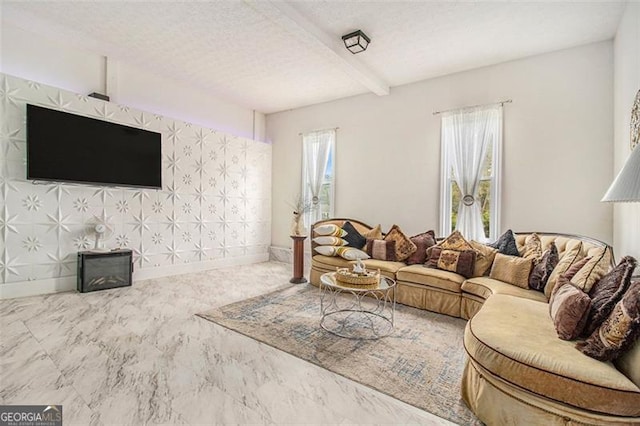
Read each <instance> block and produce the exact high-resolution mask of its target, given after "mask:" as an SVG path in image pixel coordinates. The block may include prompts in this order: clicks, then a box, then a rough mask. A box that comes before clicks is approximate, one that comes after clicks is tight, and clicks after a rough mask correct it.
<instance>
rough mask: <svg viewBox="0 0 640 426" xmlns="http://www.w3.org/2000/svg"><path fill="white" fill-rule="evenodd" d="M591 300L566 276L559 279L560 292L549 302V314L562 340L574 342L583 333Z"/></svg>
mask: <svg viewBox="0 0 640 426" xmlns="http://www.w3.org/2000/svg"><path fill="white" fill-rule="evenodd" d="M590 307H591V299H590V298H589V295H587V294H586V293H585V292H584V291H582V290H580V289H579V288H577V287H576V286H574V285H573V284H572V283H571V282H570V281H569V280H568V279H567V278H566V277H565V276H560V278H559V279H558V291H556V292H555V293H554V294H553V297H551V300H550V301H549V313H550V314H551V319H552V320H553V325H554V326H555V328H556V333H558V337H559V338H561V339H562V340H573V339H575V338H576V337H578V336H579V335H580V333H582V330H583V329H584V326H585V324H586V323H587V317H588V316H589V308H590Z"/></svg>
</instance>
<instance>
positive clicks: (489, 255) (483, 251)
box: [469, 241, 498, 277]
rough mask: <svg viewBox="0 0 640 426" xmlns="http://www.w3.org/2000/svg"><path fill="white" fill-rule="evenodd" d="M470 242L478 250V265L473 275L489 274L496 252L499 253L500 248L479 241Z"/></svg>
mask: <svg viewBox="0 0 640 426" xmlns="http://www.w3.org/2000/svg"><path fill="white" fill-rule="evenodd" d="M469 244H471V247H473V249H474V250H475V251H476V265H475V267H474V270H473V276H474V277H482V276H484V275H488V273H489V271H490V270H491V265H493V260H494V259H495V257H496V253H498V249H495V248H493V247H489V246H488V245H486V244H482V243H479V242H477V241H469Z"/></svg>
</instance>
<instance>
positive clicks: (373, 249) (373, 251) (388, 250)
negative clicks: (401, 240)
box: [366, 240, 396, 260]
mask: <svg viewBox="0 0 640 426" xmlns="http://www.w3.org/2000/svg"><path fill="white" fill-rule="evenodd" d="M366 251H367V254H368V255H369V256H371V258H372V259H378V260H394V259H395V258H396V242H395V241H385V240H367V245H366Z"/></svg>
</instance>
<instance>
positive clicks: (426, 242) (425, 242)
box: [405, 231, 436, 265]
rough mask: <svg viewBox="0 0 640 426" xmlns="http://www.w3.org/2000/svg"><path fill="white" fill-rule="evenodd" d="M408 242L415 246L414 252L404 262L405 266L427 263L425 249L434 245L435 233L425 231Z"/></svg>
mask: <svg viewBox="0 0 640 426" xmlns="http://www.w3.org/2000/svg"><path fill="white" fill-rule="evenodd" d="M410 240H411V242H412V243H413V244H415V245H416V251H415V252H414V253H413V254H412V255H411V256H409V257H408V258H407V260H405V263H406V264H407V265H416V264H418V263H425V262H426V261H427V249H428V248H429V247H431V246H434V245H435V244H436V233H435V232H434V231H427V232H424V233H422V234H418V235H414V236H413V237H411V238H410Z"/></svg>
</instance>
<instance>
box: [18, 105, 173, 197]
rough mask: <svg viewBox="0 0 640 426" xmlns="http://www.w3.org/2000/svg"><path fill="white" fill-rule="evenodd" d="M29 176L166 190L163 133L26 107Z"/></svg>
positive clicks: (41, 179) (36, 178)
mask: <svg viewBox="0 0 640 426" xmlns="http://www.w3.org/2000/svg"><path fill="white" fill-rule="evenodd" d="M27 179H29V180H38V181H55V182H75V183H86V184H93V185H109V186H133V187H143V188H162V148H161V135H160V133H157V132H151V131H148V130H143V129H136V128H135V127H129V126H124V125H121V124H116V123H110V122H107V121H103V120H97V119H95V118H89V117H83V116H80V115H76V114H70V113H68V112H63V111H56V110H53V109H49V108H43V107H40V106H36V105H27Z"/></svg>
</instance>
